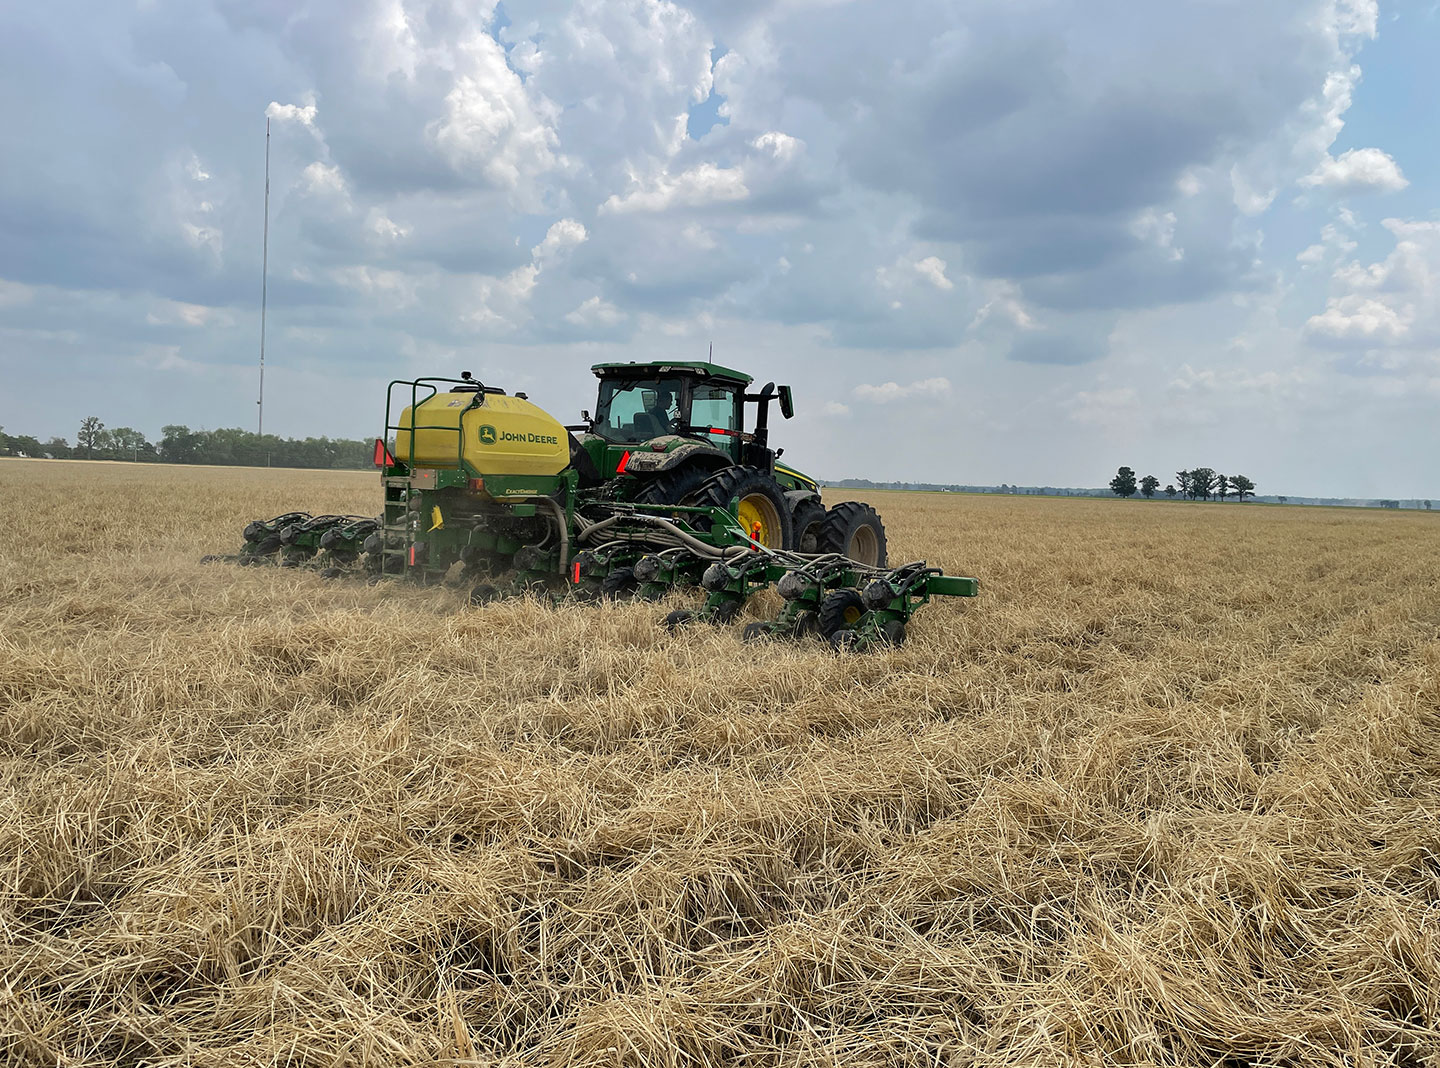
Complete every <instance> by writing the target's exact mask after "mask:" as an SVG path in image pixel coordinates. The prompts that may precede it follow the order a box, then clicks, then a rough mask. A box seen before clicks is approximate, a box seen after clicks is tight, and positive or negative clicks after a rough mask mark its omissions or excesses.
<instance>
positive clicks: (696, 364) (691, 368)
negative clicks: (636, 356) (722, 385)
mask: <svg viewBox="0 0 1440 1068" xmlns="http://www.w3.org/2000/svg"><path fill="white" fill-rule="evenodd" d="M590 370H592V371H594V372H595V377H597V378H616V377H623V378H644V377H645V376H647V375H654V376H656V377H658V376H660V375H664V374H681V375H694V376H696V377H698V378H720V379H723V380H725V381H727V382H734V383H736V384H737V385H741V386H748V385H749V384H750V383H751V382H753V381H755V380H754V379H753V378H751V377H750V376H749V375H747V374H744V373H743V372H741V371H736V370H734V369H732V368H729V367H721V366H720V365H719V364H718V363H707V362H705V361H704V360H655V361H647V362H645V363H597V364H595V365H594V366H593V367H591V368H590Z"/></svg>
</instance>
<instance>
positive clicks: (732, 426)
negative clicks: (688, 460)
mask: <svg viewBox="0 0 1440 1068" xmlns="http://www.w3.org/2000/svg"><path fill="white" fill-rule="evenodd" d="M736 408H737V405H736V403H735V390H734V389H732V388H728V387H726V386H713V385H697V386H696V387H695V390H694V393H693V394H692V397H691V401H690V426H691V427H692V428H693V429H694V433H696V434H699V435H701V436H703V437H708V438H709V439H710V441H711V442H712V443H714V444H715V445H719V446H722V447H723V446H724V445H725V444H726V443H727V441H728V440H729V435H727V434H721V433H716V431H731V432H733V431H736V430H739V429H740V424H739V420H738V418H737V416H738V412H737V411H736Z"/></svg>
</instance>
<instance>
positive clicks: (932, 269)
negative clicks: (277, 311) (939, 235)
mask: <svg viewBox="0 0 1440 1068" xmlns="http://www.w3.org/2000/svg"><path fill="white" fill-rule="evenodd" d="M915 273H916V274H918V275H919V276H920V277H921V278H923V279H924V280H925V281H927V282H929V283H930V284H931V285H932V286H934V287H935V288H936V289H954V288H955V283H954V282H952V281H950V279H948V278H946V277H945V261H944V260H942V259H941V258H940V257H939V256H926V257H925V258H924V259H923V260H919V261H917V262H916V264H915Z"/></svg>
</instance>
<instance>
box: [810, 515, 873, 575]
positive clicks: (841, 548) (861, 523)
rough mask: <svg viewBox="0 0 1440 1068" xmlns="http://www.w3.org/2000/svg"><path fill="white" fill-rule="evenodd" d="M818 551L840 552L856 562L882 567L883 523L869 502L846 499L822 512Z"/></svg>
mask: <svg viewBox="0 0 1440 1068" xmlns="http://www.w3.org/2000/svg"><path fill="white" fill-rule="evenodd" d="M820 551H821V552H822V553H839V554H840V555H841V556H845V557H849V558H850V559H851V560H854V561H855V562H856V563H857V564H868V565H869V566H870V567H884V566H885V559H886V555H885V524H884V523H882V522H880V515H879V513H877V512H876V511H875V509H873V508H871V507H870V506H869V505H868V504H861V503H859V502H858V501H845V502H844V503H842V504H837V505H836V506H835V507H834V508H832V509H830V511H829V512H827V513H826V515H825V526H824V527H823V528H822V529H821V531H820Z"/></svg>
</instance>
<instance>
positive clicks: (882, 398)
mask: <svg viewBox="0 0 1440 1068" xmlns="http://www.w3.org/2000/svg"><path fill="white" fill-rule="evenodd" d="M950 389H951V386H950V379H948V378H923V379H921V380H920V381H918V382H911V383H910V384H909V385H905V386H902V385H900V384H899V383H898V382H882V383H881V384H880V385H878V386H872V385H868V384H866V385H859V386H856V387H855V390H854V393H855V398H856V399H857V400H863V401H870V402H872V403H874V404H892V403H894V402H895V401H901V400H908V399H910V398H912V397H922V398H923V397H929V398H937V397H948V396H949V395H950Z"/></svg>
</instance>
